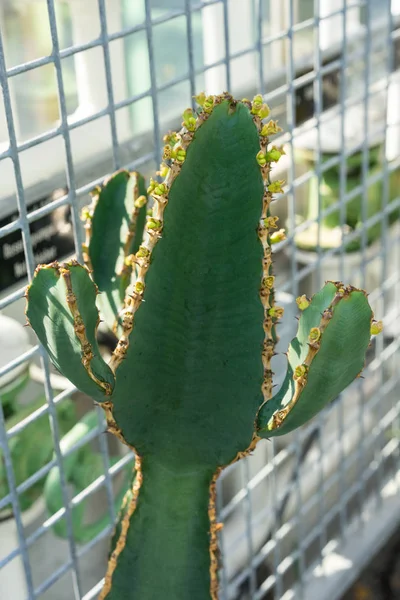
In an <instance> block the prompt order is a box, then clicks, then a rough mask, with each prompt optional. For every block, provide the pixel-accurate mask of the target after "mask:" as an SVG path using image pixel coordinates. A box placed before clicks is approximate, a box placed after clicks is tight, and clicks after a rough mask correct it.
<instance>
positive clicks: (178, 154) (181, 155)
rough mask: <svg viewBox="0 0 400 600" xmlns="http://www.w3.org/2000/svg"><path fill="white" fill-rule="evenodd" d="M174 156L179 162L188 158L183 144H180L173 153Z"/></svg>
mask: <svg viewBox="0 0 400 600" xmlns="http://www.w3.org/2000/svg"><path fill="white" fill-rule="evenodd" d="M172 158H175V160H176V161H177V162H179V163H183V162H184V161H185V158H186V150H184V149H183V148H182V146H178V147H177V148H176V149H175V150H174V151H173V153H172Z"/></svg>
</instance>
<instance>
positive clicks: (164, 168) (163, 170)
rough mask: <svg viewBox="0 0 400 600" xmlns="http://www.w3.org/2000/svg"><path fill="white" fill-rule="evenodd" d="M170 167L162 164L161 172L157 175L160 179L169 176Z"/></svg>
mask: <svg viewBox="0 0 400 600" xmlns="http://www.w3.org/2000/svg"><path fill="white" fill-rule="evenodd" d="M168 171H169V167H168V165H166V164H165V163H161V165H160V170H159V171H157V175H159V176H160V177H163V178H164V177H166V176H167V175H168Z"/></svg>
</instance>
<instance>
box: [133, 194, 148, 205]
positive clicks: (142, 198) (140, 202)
mask: <svg viewBox="0 0 400 600" xmlns="http://www.w3.org/2000/svg"><path fill="white" fill-rule="evenodd" d="M146 203H147V198H146V196H139V198H136V200H135V206H136V208H142V207H143V206H144V205H145V204H146Z"/></svg>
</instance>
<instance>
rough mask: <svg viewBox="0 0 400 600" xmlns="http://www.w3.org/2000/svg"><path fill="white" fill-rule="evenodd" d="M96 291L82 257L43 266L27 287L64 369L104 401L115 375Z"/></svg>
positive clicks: (33, 319) (45, 338)
mask: <svg viewBox="0 0 400 600" xmlns="http://www.w3.org/2000/svg"><path fill="white" fill-rule="evenodd" d="M96 294H97V289H96V287H95V285H94V283H93V281H92V280H91V278H90V276H89V273H88V271H87V269H86V268H85V267H82V266H81V265H79V264H78V263H77V262H76V261H73V260H72V261H70V262H68V263H62V264H58V263H57V262H54V263H52V264H50V265H39V267H37V269H36V271H35V277H34V279H33V281H32V283H31V285H30V286H29V287H28V289H27V293H26V295H27V300H28V304H27V310H26V316H27V319H28V322H29V323H30V325H31V326H32V327H33V328H34V330H35V331H36V334H37V336H38V338H39V339H40V341H41V343H42V344H43V345H44V347H45V348H46V350H47V352H48V354H49V356H50V358H51V360H52V361H53V363H54V364H55V365H56V367H57V368H58V369H59V371H60V372H61V373H62V374H63V375H64V376H65V377H67V378H68V379H69V380H70V381H72V383H73V384H74V385H76V386H77V387H78V388H79V389H80V390H82V391H83V392H85V393H87V394H89V395H90V396H92V397H93V398H94V399H95V400H96V401H98V402H103V401H104V400H106V399H107V398H108V397H110V396H111V393H112V390H113V388H114V384H115V380H114V375H113V374H112V372H111V370H110V368H109V367H108V366H107V365H106V363H105V362H104V361H103V359H102V358H101V356H100V351H99V348H98V346H97V341H96V330H97V327H98V324H99V314H98V311H97V309H96V305H95V298H96Z"/></svg>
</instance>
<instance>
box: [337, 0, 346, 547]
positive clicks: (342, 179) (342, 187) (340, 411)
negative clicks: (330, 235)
mask: <svg viewBox="0 0 400 600" xmlns="http://www.w3.org/2000/svg"><path fill="white" fill-rule="evenodd" d="M342 40H343V41H342V49H341V61H340V90H339V93H340V150H341V153H340V165H339V168H340V174H339V194H340V195H339V202H340V228H341V231H342V244H341V246H340V252H339V270H340V279H341V281H343V280H344V266H345V245H344V243H343V242H344V235H345V233H344V232H345V224H346V208H347V207H346V204H345V202H344V199H345V197H346V189H347V160H346V110H345V101H346V91H347V85H346V81H347V80H346V78H347V66H348V63H347V46H348V41H347V0H343V18H342ZM336 408H337V417H338V437H339V454H340V459H339V490H340V534H341V537H342V538H343V537H345V535H346V532H347V508H346V501H345V500H344V492H345V472H344V458H345V457H344V452H343V450H344V448H343V444H344V438H343V435H344V408H343V402H341V401H339V402H338V403H337V405H336Z"/></svg>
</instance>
